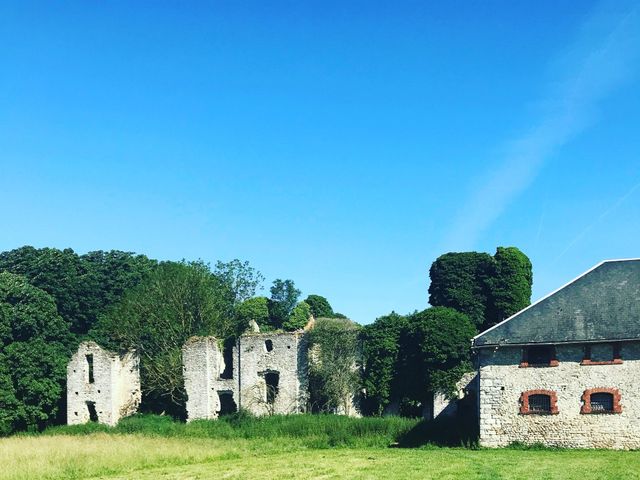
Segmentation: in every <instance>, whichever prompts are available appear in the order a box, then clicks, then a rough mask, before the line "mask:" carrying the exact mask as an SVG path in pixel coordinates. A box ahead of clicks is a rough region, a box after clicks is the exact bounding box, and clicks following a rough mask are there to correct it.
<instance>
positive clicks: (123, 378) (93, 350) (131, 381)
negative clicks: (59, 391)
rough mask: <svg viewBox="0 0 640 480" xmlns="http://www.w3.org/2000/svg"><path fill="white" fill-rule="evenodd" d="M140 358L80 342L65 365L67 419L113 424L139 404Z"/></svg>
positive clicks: (131, 412) (74, 422) (68, 420)
mask: <svg viewBox="0 0 640 480" xmlns="http://www.w3.org/2000/svg"><path fill="white" fill-rule="evenodd" d="M140 399H141V393H140V371H139V359H138V356H137V355H136V354H135V353H134V352H129V353H127V354H125V355H124V356H120V355H118V354H117V353H113V352H109V351H107V350H104V349H103V348H101V347H100V346H99V345H98V344H97V343H94V342H83V343H81V344H80V346H79V347H78V350H77V351H76V353H75V354H74V355H73V356H72V357H71V360H70V361H69V364H68V365H67V423H68V424H69V425H77V424H82V423H86V422H88V421H91V420H92V421H97V422H100V423H104V424H107V425H111V426H113V425H115V424H116V423H118V420H120V418H122V417H125V416H127V415H131V414H133V413H135V412H136V410H137V408H138V405H139V404H140Z"/></svg>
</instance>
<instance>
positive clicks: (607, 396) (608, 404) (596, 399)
mask: <svg viewBox="0 0 640 480" xmlns="http://www.w3.org/2000/svg"><path fill="white" fill-rule="evenodd" d="M591 411H592V412H613V394H611V393H606V392H601V393H592V394H591Z"/></svg>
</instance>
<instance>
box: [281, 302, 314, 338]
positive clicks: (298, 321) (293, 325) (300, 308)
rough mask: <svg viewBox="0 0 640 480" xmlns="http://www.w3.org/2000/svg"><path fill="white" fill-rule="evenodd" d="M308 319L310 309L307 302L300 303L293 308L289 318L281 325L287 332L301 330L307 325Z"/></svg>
mask: <svg viewBox="0 0 640 480" xmlns="http://www.w3.org/2000/svg"><path fill="white" fill-rule="evenodd" d="M310 317H311V307H310V306H309V304H308V303H307V302H300V303H298V305H296V306H295V308H294V309H293V311H292V312H291V315H289V318H288V319H287V320H286V321H285V322H284V323H283V324H282V327H283V328H284V329H285V330H287V331H294V330H300V329H303V328H304V327H305V326H306V325H307V323H309V318H310Z"/></svg>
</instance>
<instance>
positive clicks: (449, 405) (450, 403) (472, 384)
mask: <svg viewBox="0 0 640 480" xmlns="http://www.w3.org/2000/svg"><path fill="white" fill-rule="evenodd" d="M477 383H478V374H477V372H467V373H465V374H464V375H463V376H462V378H461V379H460V380H459V381H458V382H457V383H456V396H455V397H454V398H449V397H448V396H446V395H444V394H442V393H436V394H434V395H433V412H432V413H433V415H432V417H431V416H430V417H428V418H438V417H440V416H449V417H453V416H455V415H456V414H457V413H458V402H459V401H460V400H462V399H463V398H465V397H466V396H467V395H468V394H472V395H477V390H478V385H477Z"/></svg>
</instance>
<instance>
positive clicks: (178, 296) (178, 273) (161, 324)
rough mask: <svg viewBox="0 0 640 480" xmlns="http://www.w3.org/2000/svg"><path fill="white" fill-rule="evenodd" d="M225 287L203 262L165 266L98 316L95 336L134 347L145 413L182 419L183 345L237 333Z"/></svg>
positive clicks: (111, 343) (122, 346)
mask: <svg viewBox="0 0 640 480" xmlns="http://www.w3.org/2000/svg"><path fill="white" fill-rule="evenodd" d="M226 287H227V286H226V285H225V283H224V282H223V281H222V280H221V279H219V278H218V277H217V276H216V275H214V274H212V273H211V271H210V269H209V266H208V265H206V264H204V263H202V262H189V263H187V262H180V263H177V262H163V263H161V264H160V265H159V266H158V267H157V268H156V269H155V270H154V271H153V272H152V273H151V274H150V275H149V277H147V279H145V280H144V281H143V282H142V283H140V284H139V285H138V286H137V287H135V288H134V289H132V290H130V291H129V292H128V293H127V294H125V296H124V297H123V299H122V301H121V302H119V303H118V304H117V305H116V306H115V307H114V308H112V309H111V310H110V311H109V312H108V314H106V315H104V316H102V317H101V318H100V320H99V322H98V327H97V328H96V329H95V330H94V331H93V332H92V335H93V337H94V338H95V339H96V340H97V341H98V343H101V344H103V345H105V346H108V347H110V348H118V349H120V350H127V349H130V348H135V349H136V350H137V352H138V353H139V355H140V357H141V361H140V367H141V368H140V377H141V384H142V393H143V404H144V408H146V409H149V410H151V411H163V410H165V409H166V410H168V411H170V412H172V413H174V414H176V415H179V416H184V414H185V411H184V406H185V401H186V393H185V390H184V379H183V376H182V354H181V352H182V345H183V344H184V343H185V342H186V340H187V339H188V338H189V337H191V336H194V335H198V336H206V335H215V336H217V337H218V338H220V339H226V338H227V337H231V336H233V335H235V334H237V331H238V326H237V324H236V321H237V320H236V319H235V318H234V317H233V315H232V313H233V305H232V304H231V303H230V299H229V295H228V290H227V288H226Z"/></svg>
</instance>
